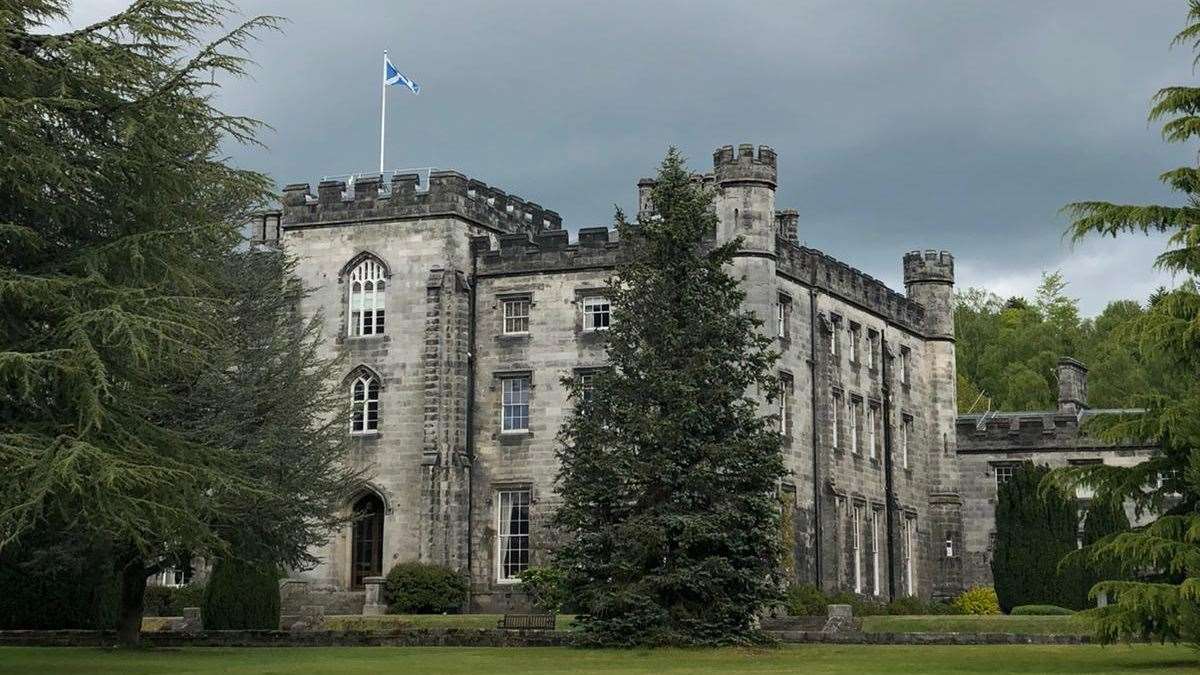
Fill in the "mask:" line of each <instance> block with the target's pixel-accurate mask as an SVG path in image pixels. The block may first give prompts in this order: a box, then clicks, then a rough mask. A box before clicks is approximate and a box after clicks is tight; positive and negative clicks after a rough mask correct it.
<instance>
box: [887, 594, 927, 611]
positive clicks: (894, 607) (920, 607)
mask: <svg viewBox="0 0 1200 675" xmlns="http://www.w3.org/2000/svg"><path fill="white" fill-rule="evenodd" d="M927 607H928V606H927V605H926V604H925V602H924V601H922V600H921V599H920V598H918V597H916V596H912V595H906V596H904V597H902V598H896V599H895V600H893V601H891V602H889V603H888V605H887V614H893V615H909V614H924V613H925V611H926V609H927Z"/></svg>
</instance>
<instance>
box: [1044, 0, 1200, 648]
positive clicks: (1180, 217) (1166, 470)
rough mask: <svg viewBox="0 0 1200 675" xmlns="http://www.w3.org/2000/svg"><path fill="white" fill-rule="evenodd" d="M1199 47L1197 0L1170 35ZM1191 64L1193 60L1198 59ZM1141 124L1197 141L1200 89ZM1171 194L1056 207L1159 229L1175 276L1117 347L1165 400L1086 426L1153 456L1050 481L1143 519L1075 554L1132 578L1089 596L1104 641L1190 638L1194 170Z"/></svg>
mask: <svg viewBox="0 0 1200 675" xmlns="http://www.w3.org/2000/svg"><path fill="white" fill-rule="evenodd" d="M1174 44H1176V45H1180V44H1183V45H1189V46H1191V47H1192V48H1193V50H1194V51H1200V0H1189V3H1188V14H1187V25H1186V27H1185V28H1184V29H1183V30H1182V31H1180V32H1179V33H1178V34H1177V35H1176V36H1175V40H1174ZM1194 63H1200V56H1197V57H1196V59H1195V61H1194ZM1150 119H1151V121H1163V122H1164V124H1163V128H1162V134H1163V138H1164V139H1165V140H1167V141H1168V142H1173V143H1182V142H1188V141H1191V140H1194V139H1197V138H1200V87H1193V86H1184V85H1179V86H1171V87H1165V88H1163V89H1161V90H1159V92H1158V93H1157V94H1156V95H1155V96H1154V99H1153V107H1152V108H1151V110H1150ZM1159 178H1160V180H1162V181H1163V182H1164V183H1166V185H1167V186H1168V187H1170V188H1171V189H1173V190H1175V191H1176V192H1179V193H1181V203H1180V204H1177V205H1157V204H1151V205H1129V204H1114V203H1110V202H1103V201H1086V202H1076V203H1073V204H1070V205H1068V206H1067V207H1066V209H1065V211H1066V212H1067V214H1068V215H1069V216H1071V218H1072V223H1071V227H1070V232H1071V233H1072V235H1073V236H1074V237H1075V239H1077V240H1078V239H1083V238H1085V237H1091V236H1094V235H1101V236H1111V237H1117V236H1119V235H1124V234H1130V233H1143V234H1159V233H1162V234H1166V235H1168V239H1167V241H1168V249H1167V250H1166V251H1164V252H1163V253H1162V254H1161V255H1159V257H1158V260H1157V261H1156V265H1157V266H1158V267H1159V268H1160V269H1165V270H1169V271H1171V272H1173V273H1175V274H1176V275H1177V278H1180V281H1181V283H1180V284H1179V285H1178V286H1176V287H1175V288H1174V289H1172V290H1169V291H1163V292H1162V293H1156V294H1155V297H1154V298H1153V299H1152V301H1151V303H1150V306H1149V307H1148V308H1147V310H1146V313H1145V314H1144V315H1143V316H1141V317H1138V318H1136V319H1135V320H1133V321H1131V322H1130V323H1129V324H1128V325H1127V326H1126V327H1125V329H1124V333H1125V337H1126V339H1127V343H1128V344H1129V345H1130V347H1131V348H1136V349H1137V350H1139V351H1141V352H1142V353H1145V354H1150V355H1153V358H1154V359H1155V361H1156V362H1159V363H1163V364H1166V367H1167V368H1168V371H1169V372H1170V373H1171V378H1172V380H1173V381H1174V386H1173V388H1172V391H1171V392H1170V393H1169V394H1166V393H1154V394H1147V395H1142V396H1138V397H1137V398H1136V399H1135V400H1134V401H1133V402H1132V403H1133V404H1134V405H1136V406H1138V407H1140V408H1142V409H1143V410H1144V412H1137V413H1129V414H1122V415H1102V416H1097V417H1096V418H1094V420H1093V421H1092V423H1091V426H1090V428H1091V430H1092V431H1093V432H1094V433H1096V434H1097V435H1099V436H1100V437H1102V438H1108V439H1110V440H1114V441H1120V440H1122V439H1130V438H1136V439H1146V440H1148V441H1154V442H1156V443H1157V444H1158V445H1159V447H1160V449H1161V451H1160V452H1159V454H1158V455H1156V456H1155V457H1154V458H1152V459H1150V460H1149V461H1146V462H1143V463H1141V464H1138V465H1136V466H1132V467H1119V466H1109V465H1099V466H1087V467H1079V468H1072V469H1063V470H1060V471H1057V472H1056V473H1055V474H1054V478H1055V479H1056V481H1055V482H1056V483H1057V484H1058V485H1060V486H1066V487H1068V488H1071V487H1074V486H1077V485H1088V486H1091V487H1092V488H1094V489H1095V491H1096V494H1097V496H1098V497H1100V498H1103V499H1106V500H1109V501H1111V502H1113V503H1121V502H1132V503H1133V504H1134V506H1135V508H1136V509H1137V511H1138V512H1139V513H1143V514H1147V513H1148V514H1152V515H1159V514H1162V515H1161V517H1158V518H1157V519H1156V520H1154V521H1153V522H1152V523H1150V524H1148V525H1145V526H1142V527H1135V528H1133V529H1132V530H1130V531H1128V532H1124V533H1119V534H1115V535H1112V536H1109V537H1105V538H1103V539H1101V540H1100V541H1099V542H1098V543H1096V544H1094V545H1092V546H1088V547H1085V548H1084V549H1083V551H1082V552H1081V553H1080V554H1078V555H1081V556H1085V557H1086V558H1087V560H1088V562H1089V563H1090V564H1092V565H1095V566H1099V567H1103V568H1110V569H1111V566H1114V565H1115V566H1116V567H1117V568H1119V569H1121V570H1123V571H1124V572H1126V573H1134V574H1140V575H1141V576H1140V578H1137V579H1134V580H1111V579H1110V580H1107V581H1104V582H1101V583H1099V584H1097V585H1096V586H1095V587H1094V588H1093V589H1092V593H1093V594H1099V593H1104V594H1106V595H1107V596H1108V597H1109V598H1110V599H1112V600H1113V602H1111V603H1110V604H1109V605H1108V606H1107V607H1104V608H1102V609H1099V610H1096V612H1095V613H1096V615H1097V624H1096V625H1097V632H1098V634H1099V637H1100V638H1101V639H1102V640H1104V641H1115V640H1121V639H1130V638H1133V639H1137V638H1145V637H1150V636H1153V637H1156V638H1161V639H1168V640H1185V641H1188V642H1192V643H1200V288H1198V287H1197V279H1198V278H1200V168H1197V167H1195V166H1183V167H1179V168H1176V169H1172V170H1170V171H1167V172H1165V173H1163V174H1162V175H1161V176H1160V177H1159Z"/></svg>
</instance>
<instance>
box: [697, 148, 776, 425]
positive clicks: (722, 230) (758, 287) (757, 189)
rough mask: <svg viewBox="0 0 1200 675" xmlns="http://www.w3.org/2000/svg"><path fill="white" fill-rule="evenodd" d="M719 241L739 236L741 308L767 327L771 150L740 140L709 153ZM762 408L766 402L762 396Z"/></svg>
mask: <svg viewBox="0 0 1200 675" xmlns="http://www.w3.org/2000/svg"><path fill="white" fill-rule="evenodd" d="M713 172H714V174H715V182H716V195H715V198H714V200H713V202H714V203H713V207H714V209H715V211H716V214H717V232H716V238H717V242H718V243H722V244H723V243H726V242H729V241H732V240H734V239H736V238H737V237H741V238H742V246H741V249H740V250H739V252H738V256H737V257H736V258H734V260H733V263H732V265H731V266H732V268H733V269H732V270H731V272H732V274H733V275H734V276H735V277H738V278H740V279H741V280H742V289H743V290H744V291H745V292H746V300H745V307H746V308H747V309H749V310H751V311H752V312H754V314H755V316H757V317H758V319H759V321H761V322H762V326H763V328H762V330H765V331H770V330H771V328H770V327H771V326H773V323H772V320H773V319H774V316H775V300H776V297H777V294H778V290H777V286H776V279H775V266H776V262H775V232H776V226H775V185H776V182H775V181H776V173H775V151H774V150H772V149H771V148H769V147H767V146H765V145H760V146H758V149H757V151H756V150H755V148H754V146H753V145H750V144H749V143H743V144H742V145H739V146H738V147H737V150H736V151H734V148H733V146H732V145H726V146H723V147H720V148H717V150H716V151H715V152H713ZM763 406H764V413H765V412H768V411H767V410H766V409H765V406H766V401H765V399H764V401H763Z"/></svg>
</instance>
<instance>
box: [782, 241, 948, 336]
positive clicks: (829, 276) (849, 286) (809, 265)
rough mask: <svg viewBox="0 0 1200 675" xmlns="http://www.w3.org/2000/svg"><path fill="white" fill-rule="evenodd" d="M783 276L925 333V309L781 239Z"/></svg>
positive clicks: (862, 275)
mask: <svg viewBox="0 0 1200 675" xmlns="http://www.w3.org/2000/svg"><path fill="white" fill-rule="evenodd" d="M775 244H776V246H775V249H776V251H775V252H776V269H777V270H778V271H779V273H780V274H783V275H784V276H788V277H791V278H793V279H795V280H797V281H799V282H801V283H804V284H807V285H809V286H812V287H814V288H819V289H821V290H823V291H825V292H826V293H828V294H829V295H832V296H835V297H837V298H841V299H842V300H845V301H846V302H850V303H852V304H855V305H858V306H860V307H863V308H864V309H866V310H868V311H871V312H873V313H875V314H877V315H879V316H882V317H885V318H887V319H888V320H890V321H892V322H893V323H895V324H897V325H900V326H903V327H905V328H907V329H908V330H910V331H912V332H914V333H916V334H918V335H924V334H925V307H924V306H923V305H921V303H919V302H916V301H915V300H912V299H910V298H908V297H907V296H905V295H904V294H902V293H898V292H896V291H894V290H892V289H890V288H888V287H887V285H886V284H884V283H883V282H882V281H879V280H878V279H876V278H874V277H872V276H871V275H869V274H867V273H866V272H863V271H862V270H859V269H856V268H854V267H851V266H850V265H847V264H846V263H844V262H842V261H840V260H838V259H836V258H834V257H832V256H830V255H827V254H825V253H823V252H821V251H818V250H816V249H812V248H808V247H807V246H800V245H798V244H796V243H795V242H793V241H789V240H787V239H784V238H783V237H779V238H777V239H776V240H775Z"/></svg>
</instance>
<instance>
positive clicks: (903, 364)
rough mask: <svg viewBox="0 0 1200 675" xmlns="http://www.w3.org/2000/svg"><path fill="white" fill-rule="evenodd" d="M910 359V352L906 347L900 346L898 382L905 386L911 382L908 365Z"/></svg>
mask: <svg viewBox="0 0 1200 675" xmlns="http://www.w3.org/2000/svg"><path fill="white" fill-rule="evenodd" d="M911 361H912V354H911V352H910V350H909V349H908V347H901V348H900V384H901V386H904V387H907V386H908V385H909V383H910V382H912V373H911V372H909V365H910V362H911Z"/></svg>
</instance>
